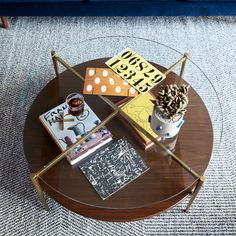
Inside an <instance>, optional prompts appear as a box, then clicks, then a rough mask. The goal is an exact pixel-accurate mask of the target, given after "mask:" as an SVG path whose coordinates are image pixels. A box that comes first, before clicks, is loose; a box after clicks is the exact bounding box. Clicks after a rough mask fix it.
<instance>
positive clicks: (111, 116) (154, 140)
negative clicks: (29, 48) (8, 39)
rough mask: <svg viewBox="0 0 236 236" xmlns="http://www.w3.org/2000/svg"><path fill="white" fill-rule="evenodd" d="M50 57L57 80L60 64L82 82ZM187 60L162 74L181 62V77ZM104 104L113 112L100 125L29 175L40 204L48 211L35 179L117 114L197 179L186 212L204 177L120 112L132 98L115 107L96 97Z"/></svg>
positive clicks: (109, 101) (56, 57)
mask: <svg viewBox="0 0 236 236" xmlns="http://www.w3.org/2000/svg"><path fill="white" fill-rule="evenodd" d="M51 55H52V59H53V65H54V69H55V72H56V76H57V78H59V71H58V63H57V62H60V63H61V64H62V65H63V66H64V67H66V68H67V69H68V70H69V71H71V72H72V73H73V74H74V75H76V76H77V77H78V78H80V79H81V80H82V81H84V78H83V76H81V75H80V74H79V73H78V72H77V71H76V70H75V69H74V68H72V67H71V66H69V65H68V64H67V63H66V62H65V61H64V60H62V59H61V58H60V57H58V56H57V55H56V53H55V51H52V52H51ZM187 59H188V54H187V53H185V54H184V55H183V56H182V57H181V58H180V59H179V60H178V61H177V62H176V63H174V64H173V65H171V66H170V67H169V68H168V69H167V71H165V72H164V74H165V75H168V74H169V73H171V71H172V70H173V69H174V68H175V67H176V66H177V65H178V64H179V63H181V62H182V67H181V72H180V74H181V75H182V74H183V72H184V69H185V64H186V61H187ZM98 96H99V97H100V98H101V99H102V100H103V101H104V102H106V103H107V104H108V105H109V106H110V107H111V108H112V109H113V110H114V111H113V112H112V113H111V114H110V115H109V116H108V117H106V118H105V119H104V120H103V121H101V123H100V124H99V125H98V126H96V127H94V128H93V129H92V130H91V131H89V132H88V133H87V134H86V135H85V136H83V137H82V138H80V139H79V140H78V141H77V142H75V143H74V144H73V145H72V146H70V147H69V148H67V149H66V150H64V151H63V152H62V153H61V154H59V155H58V156H56V157H55V158H54V159H53V160H52V161H50V162H49V163H48V164H47V165H45V166H44V167H43V168H41V169H40V170H39V171H37V172H36V173H32V175H31V180H32V182H33V184H34V186H35V188H36V190H37V192H38V194H39V197H40V199H41V201H42V204H43V206H44V208H45V209H48V207H47V204H46V201H45V199H44V195H43V191H42V189H40V185H39V183H38V181H37V179H38V178H39V177H40V176H41V175H43V174H44V173H45V172H47V171H48V170H49V169H50V168H51V167H53V166H54V165H55V164H57V163H58V162H59V161H61V160H62V159H63V158H64V157H65V156H66V155H67V154H68V153H69V152H70V151H72V150H73V149H74V148H76V147H77V146H78V144H80V143H82V142H83V141H84V140H85V139H87V138H88V137H89V136H91V135H92V134H93V133H94V132H96V131H97V130H98V129H100V128H101V127H103V126H105V125H106V124H107V123H108V122H109V121H110V120H111V119H113V117H115V116H116V115H117V114H120V115H122V116H123V117H124V118H125V119H126V120H127V121H128V122H129V123H130V124H131V125H132V126H134V127H135V128H137V129H138V130H139V131H140V132H142V133H143V134H144V135H145V136H146V137H147V138H149V139H150V140H151V141H152V142H154V143H155V144H156V145H158V146H159V147H161V148H162V149H164V150H165V151H166V152H167V153H168V154H169V155H170V156H171V157H173V158H174V159H175V161H176V162H177V163H178V164H180V165H181V166H182V167H183V168H184V169H185V170H186V171H188V172H189V173H190V174H191V175H192V176H193V177H195V178H196V179H198V184H197V187H196V188H195V190H194V192H193V194H192V197H191V199H190V201H189V204H188V206H187V208H186V210H188V209H189V208H190V206H191V204H192V202H193V201H194V199H195V197H196V195H197V193H198V191H199V190H200V188H201V186H202V184H203V182H204V177H203V176H200V175H199V174H198V173H196V172H195V171H194V170H193V169H192V168H190V167H189V166H188V165H187V164H186V163H185V162H183V161H182V160H180V159H179V158H178V157H177V156H176V155H175V154H174V153H172V152H171V151H170V150H169V149H167V148H166V147H165V146H164V145H163V144H162V143H161V142H159V141H157V139H155V138H154V137H153V136H152V135H151V134H149V133H148V132H147V131H146V130H145V129H144V128H143V127H141V126H140V125H139V124H138V123H137V122H135V121H134V120H133V119H132V118H130V117H129V116H128V115H127V114H126V113H125V112H123V111H122V107H123V106H126V105H127V104H128V103H130V102H132V100H133V99H134V98H132V99H131V100H129V101H128V102H127V103H124V104H123V105H121V106H119V107H118V106H117V105H116V104H114V103H113V102H112V101H111V100H110V99H108V98H106V97H103V96H101V95H98ZM138 96H142V94H139V95H137V96H136V97H135V98H137V97H138Z"/></svg>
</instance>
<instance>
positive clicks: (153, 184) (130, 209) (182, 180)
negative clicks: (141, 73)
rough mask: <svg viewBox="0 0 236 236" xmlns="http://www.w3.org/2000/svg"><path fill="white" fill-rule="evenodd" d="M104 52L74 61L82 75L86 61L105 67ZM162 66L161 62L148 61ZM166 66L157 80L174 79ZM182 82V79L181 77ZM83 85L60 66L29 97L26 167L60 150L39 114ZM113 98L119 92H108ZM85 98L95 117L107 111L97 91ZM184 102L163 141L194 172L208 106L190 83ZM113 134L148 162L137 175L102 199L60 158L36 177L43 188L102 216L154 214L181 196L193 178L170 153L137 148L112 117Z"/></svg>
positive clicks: (207, 143)
mask: <svg viewBox="0 0 236 236" xmlns="http://www.w3.org/2000/svg"><path fill="white" fill-rule="evenodd" d="M107 59H108V58H100V59H96V60H89V61H86V62H83V63H80V64H78V65H76V66H75V67H74V69H75V70H76V71H78V72H79V73H80V74H81V75H82V76H84V75H85V70H86V67H105V61H106V60H107ZM153 65H154V66H156V67H157V68H158V69H159V70H161V71H162V72H164V71H166V68H164V67H162V66H160V65H157V64H154V63H153ZM180 80H181V78H180V77H179V76H178V75H177V74H176V73H174V72H171V73H170V74H169V75H168V76H167V79H166V80H164V82H163V83H162V84H170V83H175V82H177V81H180ZM186 83H187V82H186ZM82 90H83V82H82V81H81V80H80V79H78V78H77V77H76V76H75V75H73V74H72V73H71V72H70V71H68V70H66V71H64V72H63V73H61V74H60V78H54V79H53V80H51V81H50V82H49V83H48V84H47V85H46V86H45V87H44V89H43V90H42V91H41V92H39V94H38V95H37V97H36V99H35V100H34V102H33V104H32V106H31V108H30V110H29V112H28V115H27V119H26V122H25V129H24V151H25V156H26V158H27V161H28V163H29V166H30V169H31V171H32V172H37V171H38V170H39V169H41V168H42V167H43V166H45V165H46V164H47V163H48V162H49V161H51V160H52V159H53V158H54V157H55V156H57V155H58V154H60V150H59V149H58V148H57V146H56V144H55V143H54V141H53V140H52V138H51V137H50V135H49V134H48V133H47V131H46V130H45V129H44V128H43V126H42V125H41V123H40V122H39V119H38V117H39V115H41V114H43V113H45V112H46V111H47V110H50V109H51V108H53V107H55V106H57V105H58V104H60V103H62V102H64V101H65V98H66V96H67V95H68V94H69V93H71V92H75V91H76V92H80V93H82ZM109 99H111V100H112V101H113V102H117V101H119V100H121V99H122V97H109ZM85 100H86V102H87V103H88V104H89V106H90V107H91V108H92V109H93V110H94V111H95V113H96V114H97V115H98V116H99V118H100V119H101V120H103V119H105V118H106V117H107V116H108V115H109V114H111V112H112V110H111V108H110V107H109V106H108V105H107V104H106V103H105V102H104V101H102V100H101V99H100V98H99V97H97V96H91V95H90V96H89V95H88V96H85ZM189 100H190V103H189V106H188V111H187V113H186V115H185V125H184V126H183V127H182V128H181V131H180V133H179V135H178V136H177V137H175V138H172V139H169V140H167V141H164V145H165V146H166V147H171V149H174V151H173V152H174V154H175V155H176V156H178V157H179V159H181V160H182V161H184V162H185V163H186V164H187V165H188V166H190V167H191V168H192V169H193V170H194V171H196V172H197V173H198V174H199V175H203V174H204V172H205V170H206V168H207V166H208V163H209V160H210V157H211V152H212V146H213V129H212V125H211V120H210V117H209V114H208V111H207V109H206V107H205V105H204V103H203V101H202V99H201V98H200V96H199V95H198V94H197V92H196V91H195V90H194V89H193V88H191V89H190V92H189ZM106 126H107V128H108V129H109V130H110V131H111V133H112V134H113V139H114V140H117V139H119V138H121V137H125V138H126V139H127V140H128V141H129V142H130V143H131V145H132V146H133V147H134V148H135V149H136V151H137V152H138V153H139V154H140V155H141V156H142V157H143V159H144V161H145V162H146V163H147V164H148V165H149V166H150V170H148V171H147V172H146V173H145V174H144V175H142V176H140V177H139V178H137V179H136V180H134V181H133V182H131V183H130V184H128V185H127V186H125V187H124V188H122V189H121V190H119V191H118V192H117V193H115V194H114V195H112V196H111V197H109V198H108V199H106V200H102V199H101V198H100V197H99V195H98V194H97V193H96V191H95V190H94V189H93V187H92V186H91V185H90V183H89V182H88V181H87V179H86V178H85V176H84V175H83V174H82V172H81V171H80V169H79V168H78V167H77V166H76V165H75V166H70V165H69V164H68V163H67V161H66V160H65V159H63V160H62V161H60V162H59V163H57V164H56V165H54V166H53V167H52V168H51V169H50V170H49V171H47V172H46V173H45V174H43V175H42V176H41V177H40V178H39V180H40V185H41V186H42V187H43V189H44V191H45V192H46V193H48V194H49V195H50V196H51V197H52V198H53V199H55V200H56V201H57V202H58V203H60V204H61V205H63V206H65V207H66V208H68V209H70V210H72V211H74V212H77V213H79V214H81V215H84V216H88V217H91V218H95V219H100V220H108V221H129V220H137V219H142V218H146V217H150V216H152V215H156V214H160V213H161V212H165V211H167V210H168V209H170V208H172V207H173V206H175V205H176V204H178V203H179V202H180V201H181V200H183V199H184V198H185V197H187V196H188V195H189V194H190V193H191V192H192V190H193V189H194V188H195V186H196V184H197V179H196V178H194V177H193V176H192V175H190V174H189V172H188V171H186V170H185V169H184V168H183V167H182V166H181V165H179V164H178V163H177V162H176V161H175V160H174V159H172V158H171V157H170V156H169V155H168V154H167V152H165V151H164V150H163V149H162V148H160V147H158V146H157V145H154V146H152V147H151V148H149V149H148V150H146V151H144V150H142V149H141V148H140V147H139V145H138V144H137V143H136V141H135V139H134V138H133V136H132V135H131V134H130V133H129V132H128V131H127V129H126V128H125V127H124V126H123V125H122V123H120V121H119V119H117V118H113V119H112V120H111V121H110V122H109V123H108V124H107V125H106Z"/></svg>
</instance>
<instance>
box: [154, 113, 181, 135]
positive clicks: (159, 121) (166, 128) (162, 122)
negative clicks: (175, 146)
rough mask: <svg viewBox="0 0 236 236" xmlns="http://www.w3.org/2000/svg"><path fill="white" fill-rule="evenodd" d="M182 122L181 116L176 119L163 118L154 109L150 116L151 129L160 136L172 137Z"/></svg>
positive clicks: (177, 131)
mask: <svg viewBox="0 0 236 236" xmlns="http://www.w3.org/2000/svg"><path fill="white" fill-rule="evenodd" d="M183 124H184V120H183V116H181V117H180V118H179V119H178V120H177V121H175V122H173V121H172V120H167V119H163V118H162V117H161V116H160V115H159V114H158V113H157V112H156V110H155V109H153V112H152V116H151V117H150V125H151V128H152V130H153V131H154V132H155V133H156V134H157V135H158V136H159V137H161V138H172V137H174V136H175V135H177V134H178V133H179V130H180V128H181V126H182V125H183Z"/></svg>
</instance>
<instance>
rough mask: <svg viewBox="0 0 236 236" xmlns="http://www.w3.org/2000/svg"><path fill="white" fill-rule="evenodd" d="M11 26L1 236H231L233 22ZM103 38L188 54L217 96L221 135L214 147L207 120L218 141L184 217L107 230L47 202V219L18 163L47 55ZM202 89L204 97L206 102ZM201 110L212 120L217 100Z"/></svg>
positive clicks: (0, 165)
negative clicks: (141, 41)
mask: <svg viewBox="0 0 236 236" xmlns="http://www.w3.org/2000/svg"><path fill="white" fill-rule="evenodd" d="M10 22H11V28H10V29H9V30H4V29H0V81H1V83H0V88H1V93H0V103H1V105H0V111H1V112H0V128H1V136H0V143H1V155H0V203H1V207H0V235H9V236H12V235H101V236H104V235H235V234H236V228H235V227H236V185H235V184H236V182H235V180H236V178H235V175H236V174H235V173H236V161H235V159H236V154H235V147H236V141H235V140H236V139H235V138H234V137H235V136H236V124H235V122H232V119H234V117H236V109H235V104H236V88H235V84H236V78H235V76H236V62H235V52H236V49H235V45H236V18H234V17H220V18H214V17H211V18H202V17H194V18H193V17H192V18H186V17H184V18H181V17H177V18H176V17H172V18H164V17H152V18H149V17H142V18H118V17H117V18H106V17H104V18H86V17H81V18H27V17H25V18H11V19H10ZM104 35H106V36H109V35H127V36H136V37H145V38H149V39H151V40H155V41H158V42H161V43H164V44H166V45H169V46H171V47H173V48H176V49H178V50H179V51H181V52H185V51H188V52H189V53H190V55H191V58H192V59H193V61H194V62H196V64H198V65H199V66H200V67H201V68H202V69H203V71H204V72H205V73H206V75H207V76H208V77H209V78H210V81H211V83H212V84H213V85H214V87H215V89H216V92H217V94H218V96H219V98H220V103H221V107H222V110H223V114H224V116H223V123H224V129H223V133H222V137H221V142H220V138H219V137H220V136H221V132H222V129H221V128H222V127H221V126H220V123H221V122H222V120H221V119H219V120H217V119H213V124H214V129H215V137H216V138H215V140H216V141H215V148H214V151H213V156H212V160H211V163H210V165H209V168H208V170H207V173H206V178H207V181H206V183H205V186H204V188H203V189H202V191H201V193H200V194H199V196H198V198H197V200H196V202H195V204H194V205H193V207H192V209H191V211H190V212H189V213H183V212H182V209H183V208H184V207H185V206H186V203H187V201H184V202H182V203H181V204H179V205H178V206H176V207H175V208H173V209H172V210H169V211H168V212H166V213H164V214H162V215H160V216H156V217H153V218H150V219H146V220H142V221H136V222H129V223H108V222H101V221H97V220H93V219H88V218H85V217H82V216H80V215H78V214H75V213H73V212H71V211H69V210H67V209H65V208H64V207H62V206H60V205H59V204H57V203H56V202H55V201H54V200H52V199H50V198H49V197H48V198H47V200H48V203H49V206H50V208H51V211H50V212H45V211H44V210H42V208H41V206H40V204H39V202H38V199H37V196H36V194H35V191H34V188H33V186H32V184H31V182H30V179H29V171H28V167H27V164H26V161H25V159H24V152H23V147H22V131H23V127H24V121H25V117H26V114H27V111H28V109H29V107H30V105H31V103H32V100H33V99H34V98H35V97H36V94H37V93H38V92H39V91H40V90H41V89H42V88H43V87H44V86H45V85H46V83H47V82H48V81H49V80H50V79H52V78H53V77H54V72H53V69H52V65H51V61H50V50H51V49H58V50H60V49H61V48H63V47H64V46H65V45H66V44H71V45H76V44H77V43H78V42H79V41H83V40H85V39H87V38H93V37H99V36H104ZM91 47H93V45H91ZM203 55H208V57H204V56H203ZM201 90H202V91H203V96H205V97H206V98H208V97H209V96H211V95H210V94H209V91H205V93H204V87H202V88H201ZM210 100H211V99H209V101H210ZM207 105H208V106H209V107H210V108H211V109H210V113H211V116H212V117H217V116H218V114H219V117H220V111H219V109H218V108H219V106H218V104H216V101H215V100H212V102H209V104H207ZM214 107H215V108H216V109H215V112H214Z"/></svg>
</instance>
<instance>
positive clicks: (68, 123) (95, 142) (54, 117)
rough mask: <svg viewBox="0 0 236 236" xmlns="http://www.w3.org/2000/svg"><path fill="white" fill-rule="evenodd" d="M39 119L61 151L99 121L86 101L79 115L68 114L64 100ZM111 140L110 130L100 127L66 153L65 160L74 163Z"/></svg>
mask: <svg viewBox="0 0 236 236" xmlns="http://www.w3.org/2000/svg"><path fill="white" fill-rule="evenodd" d="M65 114H68V115H65ZM39 120H40V121H41V123H42V124H43V126H44V127H45V128H46V130H47V131H48V133H49V134H50V135H51V137H52V138H53V140H54V141H55V143H56V144H57V145H58V147H59V148H60V149H61V150H62V151H64V150H66V149H67V148H68V147H70V146H71V145H72V144H74V143H75V142H76V141H77V140H79V139H80V138H81V137H83V136H84V135H85V134H87V133H88V132H89V131H90V130H91V129H93V128H94V127H95V126H97V125H98V124H99V123H100V122H101V121H100V119H99V118H98V116H97V115H96V114H95V113H94V111H93V110H92V109H91V108H90V107H89V105H88V104H87V103H86V102H84V111H83V113H82V114H81V115H79V116H72V115H69V113H68V107H67V104H66V102H64V103H62V104H60V105H58V106H56V107H54V108H52V109H51V110H49V111H47V112H45V113H44V114H42V115H40V116H39ZM63 120H64V121H63ZM111 140H112V134H111V133H110V131H108V129H107V128H106V127H102V128H100V129H99V130H98V131H96V132H94V133H93V134H92V135H91V136H90V137H89V138H87V139H86V140H85V141H84V142H83V143H82V144H79V145H78V146H77V147H76V148H75V149H74V150H73V151H71V152H70V153H69V154H68V155H67V160H68V161H69V163H70V164H71V165H74V164H75V163H77V162H79V161H80V160H82V159H83V158H85V157H87V156H88V155H90V154H91V153H93V152H94V151H95V150H97V149H98V148H100V147H102V146H103V145H105V144H106V143H108V142H110V141H111Z"/></svg>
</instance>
